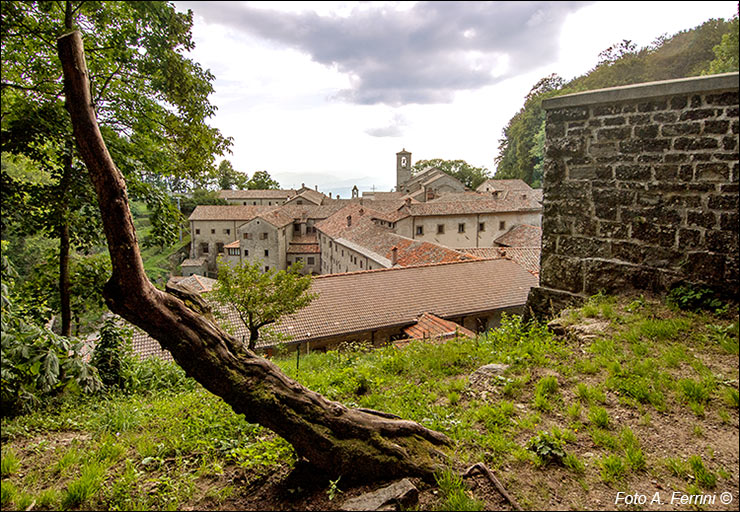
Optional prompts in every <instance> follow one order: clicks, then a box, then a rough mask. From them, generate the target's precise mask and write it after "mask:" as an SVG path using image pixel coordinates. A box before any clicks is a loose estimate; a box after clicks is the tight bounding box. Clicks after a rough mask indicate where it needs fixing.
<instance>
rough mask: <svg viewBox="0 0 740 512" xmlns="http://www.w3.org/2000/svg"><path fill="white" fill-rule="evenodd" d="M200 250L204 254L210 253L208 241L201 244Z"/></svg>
mask: <svg viewBox="0 0 740 512" xmlns="http://www.w3.org/2000/svg"><path fill="white" fill-rule="evenodd" d="M200 252H202V253H203V254H208V244H207V243H205V242H204V243H202V244H200Z"/></svg>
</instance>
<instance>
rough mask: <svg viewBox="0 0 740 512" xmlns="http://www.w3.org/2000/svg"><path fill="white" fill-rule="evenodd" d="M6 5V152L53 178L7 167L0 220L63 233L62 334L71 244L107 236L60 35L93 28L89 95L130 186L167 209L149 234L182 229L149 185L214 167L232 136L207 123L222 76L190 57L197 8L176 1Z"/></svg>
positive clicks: (159, 236) (66, 323)
mask: <svg viewBox="0 0 740 512" xmlns="http://www.w3.org/2000/svg"><path fill="white" fill-rule="evenodd" d="M0 10H1V11H0V12H1V13H2V28H1V29H0V37H1V38H2V48H3V51H2V90H1V91H2V130H3V134H2V135H3V137H2V139H3V142H2V147H3V151H6V152H10V153H13V154H15V155H25V156H26V157H28V158H30V159H31V160H33V161H34V162H35V163H36V164H37V165H38V166H40V167H41V168H43V169H44V170H45V172H47V173H49V174H50V175H51V176H52V181H53V183H52V184H51V185H49V186H46V187H41V186H29V185H28V184H24V183H18V182H17V180H15V179H13V178H12V177H11V176H10V175H8V174H7V173H6V172H3V176H2V182H3V183H2V184H3V189H5V188H6V185H9V192H8V193H7V194H6V193H5V192H3V212H2V217H3V225H4V226H3V227H5V224H6V221H9V220H10V219H11V218H12V219H15V220H18V219H17V216H16V217H14V216H13V214H12V213H11V212H12V211H14V210H15V211H18V210H21V211H25V212H29V217H30V218H31V219H32V220H34V221H35V225H34V223H32V222H29V221H28V220H27V219H20V220H19V222H18V224H19V225H20V227H18V228H17V230H18V231H19V232H20V234H22V232H23V231H26V232H35V231H36V230H37V228H39V227H41V228H43V229H45V230H46V231H47V232H48V233H49V234H50V236H55V237H58V238H59V240H60V242H59V246H60V250H59V253H60V257H59V265H60V268H59V282H60V285H59V291H60V294H61V299H60V304H61V313H62V334H64V335H69V333H70V330H71V315H70V307H69V302H70V298H69V286H70V284H69V277H68V275H69V255H70V250H71V248H72V247H74V246H80V247H82V248H90V247H91V246H92V245H93V244H95V243H97V241H98V240H97V239H93V238H90V237H89V236H88V235H89V234H90V233H95V234H97V235H99V233H100V227H99V226H100V225H99V221H98V223H95V220H96V219H97V218H98V216H97V215H91V214H92V213H96V212H97V208H96V207H95V202H94V200H93V198H94V194H93V192H92V189H91V187H90V184H89V182H88V181H87V180H86V179H85V173H84V169H83V166H82V162H81V160H80V159H79V158H78V156H77V154H76V152H75V148H74V143H73V138H72V130H71V126H70V124H69V120H68V117H67V116H66V115H65V113H64V101H63V100H64V96H63V94H62V88H61V66H60V63H59V60H58V59H57V56H56V43H55V41H56V38H57V37H58V36H59V35H61V34H63V33H65V32H68V31H69V30H71V29H73V28H80V29H81V30H82V31H84V32H85V33H86V36H87V39H86V40H87V41H88V44H89V53H88V66H89V69H90V74H89V78H90V86H91V93H92V99H91V100H92V102H93V104H94V106H95V108H96V111H97V114H98V119H99V121H100V123H101V130H102V131H103V133H104V134H105V137H106V141H107V142H108V149H109V151H110V152H111V154H112V155H114V157H116V160H117V162H118V165H119V167H120V168H121V170H122V171H123V172H124V173H125V174H126V175H127V176H128V177H129V187H130V189H131V190H132V192H134V193H136V192H138V193H140V194H142V197H145V198H149V199H148V202H150V203H151V204H150V207H151V209H152V210H153V211H154V215H155V219H158V220H157V221H156V222H155V225H154V229H153V237H152V239H151V240H150V242H151V243H153V244H155V245H162V244H164V240H165V239H167V238H168V237H170V238H171V237H172V236H173V232H174V233H176V232H177V229H176V228H175V229H174V230H171V229H170V230H168V228H167V227H168V226H169V225H170V221H171V220H172V219H173V216H174V213H175V212H176V209H175V208H174V206H173V205H172V204H171V202H169V201H164V200H161V195H160V196H156V195H154V197H153V198H152V197H151V196H150V195H148V194H149V193H151V191H152V187H156V186H157V184H159V183H161V181H162V180H161V179H158V178H157V176H170V177H177V179H182V178H188V179H190V180H193V181H199V180H203V179H205V178H206V177H207V176H213V174H214V172H215V169H214V166H213V157H214V155H216V154H223V152H224V151H226V150H227V149H228V146H229V145H230V143H231V141H230V139H227V138H224V137H223V136H222V135H221V134H220V133H219V132H218V130H216V129H213V128H211V127H209V126H208V125H207V124H206V120H207V119H208V118H209V117H210V116H211V115H212V114H213V113H214V111H215V107H213V106H212V105H211V104H210V103H209V101H208V95H209V94H210V93H211V92H212V91H213V88H212V86H211V81H212V80H213V76H212V75H211V74H210V73H209V72H207V71H204V70H203V69H201V67H200V66H199V65H198V64H196V63H194V62H193V61H191V60H190V59H187V58H185V56H184V52H185V51H187V50H190V49H192V48H193V43H192V38H191V33H190V29H191V26H192V13H191V12H188V13H187V14H182V13H178V12H176V11H175V9H174V6H173V4H172V3H170V2H71V1H67V2H50V1H29V2H20V1H5V2H2V3H1V6H0ZM8 198H10V199H12V200H13V201H11V202H7V203H6V199H8ZM78 212H79V214H78ZM83 233H85V236H83Z"/></svg>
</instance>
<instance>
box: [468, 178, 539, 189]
mask: <svg viewBox="0 0 740 512" xmlns="http://www.w3.org/2000/svg"><path fill="white" fill-rule="evenodd" d="M488 189H493V190H532V187H530V186H529V185H527V183H526V182H525V181H524V180H520V179H513V180H495V179H491V180H486V181H484V182H483V183H481V184H480V185H478V188H476V189H475V190H478V191H483V190H488Z"/></svg>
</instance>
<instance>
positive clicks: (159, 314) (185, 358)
mask: <svg viewBox="0 0 740 512" xmlns="http://www.w3.org/2000/svg"><path fill="white" fill-rule="evenodd" d="M57 45H58V53H59V60H60V62H61V63H62V66H63V69H64V89H65V95H66V96H67V99H68V101H67V106H68V109H69V113H70V118H71V120H72V124H73V126H74V133H75V140H76V142H77V147H78V150H79V152H80V154H81V155H82V157H83V159H84V161H85V164H86V166H87V169H88V172H89V174H90V179H91V181H92V182H93V184H94V186H95V192H96V194H97V196H98V203H99V204H100V213H101V218H102V221H103V227H104V229H105V234H106V239H107V240H108V249H109V251H110V254H111V263H112V266H113V271H112V274H111V279H110V280H109V281H108V283H106V286H105V288H104V295H105V300H106V304H107V305H108V307H109V308H110V309H111V311H113V312H114V313H116V314H119V315H121V316H122V317H123V318H125V319H126V320H128V321H130V322H132V323H133V324H135V325H137V326H138V327H140V328H141V329H143V330H144V331H146V332H147V333H148V334H150V335H151V336H153V337H154V338H155V339H157V340H158V341H159V342H160V343H161V345H162V347H163V348H165V349H166V350H168V351H170V353H171V354H172V357H173V358H174V359H175V361H176V362H177V363H178V364H179V365H180V366H181V367H182V368H183V369H184V370H185V371H186V372H187V374H188V375H189V376H191V377H193V378H194V379H195V380H197V381H198V382H199V383H200V384H202V385H203V386H204V387H205V388H206V389H208V390H209V391H211V392H212V393H215V394H217V395H218V396H220V397H222V398H223V399H224V400H225V401H226V402H227V403H228V404H229V405H231V406H232V407H233V409H234V412H236V413H237V414H243V415H244V416H245V418H246V419H247V421H249V422H252V423H258V424H260V425H262V426H263V427H266V428H269V429H271V430H273V431H274V432H275V433H276V434H278V435H280V436H282V437H283V438H284V439H285V440H286V441H287V442H289V443H290V444H291V445H292V446H293V448H294V450H295V452H296V454H297V456H298V457H300V458H304V459H306V460H307V461H308V464H310V465H311V466H312V467H314V468H316V469H317V470H319V471H322V472H325V473H326V474H328V475H329V476H330V477H332V478H336V477H337V476H339V475H346V476H347V478H350V479H355V480H362V481H368V480H378V479H384V480H385V479H389V478H395V477H400V476H408V475H411V476H421V477H431V475H432V474H433V473H434V472H435V471H437V470H438V469H439V467H440V461H439V457H440V455H441V456H442V457H444V453H442V452H440V448H449V447H450V445H451V443H450V440H449V438H448V437H447V436H445V435H444V434H441V433H439V432H435V431H432V430H430V429H428V428H426V427H424V426H422V425H420V424H418V423H415V422H413V421H408V420H403V419H398V418H396V417H394V416H393V415H390V414H387V413H383V412H379V411H373V410H369V409H357V408H351V407H346V406H344V405H342V404H340V403H337V402H333V401H330V400H328V399H326V398H325V397H323V396H322V395H320V394H318V393H316V392H314V391H311V390H309V389H307V388H305V387H304V386H302V385H301V384H300V383H299V382H297V381H295V380H293V379H290V378H289V377H287V376H286V375H285V374H283V373H282V371H281V370H280V369H279V368H278V367H277V366H276V365H275V364H273V363H272V362H270V361H268V360H266V359H264V358H261V357H259V356H257V355H256V354H255V353H254V352H252V351H251V350H249V349H248V348H245V347H244V345H243V344H241V343H239V342H238V341H237V340H236V339H234V338H233V337H232V336H230V335H229V334H228V333H227V332H225V331H224V330H223V329H220V328H219V327H218V326H217V325H215V324H214V323H212V322H211V321H210V320H209V319H208V317H207V316H204V314H205V313H206V310H207V309H208V308H207V305H205V303H204V302H203V300H202V297H201V296H200V295H198V294H197V293H194V292H192V291H189V290H188V289H186V288H182V287H178V286H176V285H173V286H171V287H168V289H167V291H166V292H163V291H160V290H157V289H156V288H155V287H154V285H153V284H152V283H151V281H150V280H149V279H148V278H147V276H146V272H145V270H144V265H143V262H142V259H141V253H140V251H139V244H138V241H137V238H136V232H135V230H134V228H133V221H132V218H131V211H130V209H129V205H128V197H127V193H126V183H125V181H124V178H123V176H122V174H121V172H120V170H119V168H118V167H117V166H116V164H115V163H114V161H113V159H112V158H111V154H110V152H109V151H107V150H106V143H105V141H104V140H103V136H102V132H101V130H100V127H99V124H98V121H97V119H96V114H95V111H94V109H93V107H92V99H91V94H90V88H89V87H88V82H87V66H86V64H85V51H84V47H83V40H82V36H81V34H80V32H79V31H72V32H70V33H68V34H65V35H63V36H62V37H60V38H59V39H58V41H57ZM167 292H169V293H167Z"/></svg>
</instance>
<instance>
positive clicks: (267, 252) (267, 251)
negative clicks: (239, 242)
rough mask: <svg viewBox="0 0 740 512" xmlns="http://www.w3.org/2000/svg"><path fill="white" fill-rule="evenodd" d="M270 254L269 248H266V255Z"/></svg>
mask: <svg viewBox="0 0 740 512" xmlns="http://www.w3.org/2000/svg"><path fill="white" fill-rule="evenodd" d="M269 255H270V250H269V249H265V257H267V256H269Z"/></svg>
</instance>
